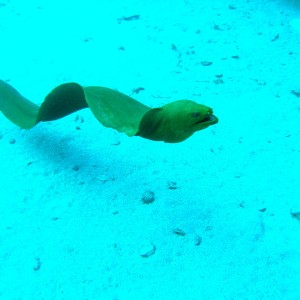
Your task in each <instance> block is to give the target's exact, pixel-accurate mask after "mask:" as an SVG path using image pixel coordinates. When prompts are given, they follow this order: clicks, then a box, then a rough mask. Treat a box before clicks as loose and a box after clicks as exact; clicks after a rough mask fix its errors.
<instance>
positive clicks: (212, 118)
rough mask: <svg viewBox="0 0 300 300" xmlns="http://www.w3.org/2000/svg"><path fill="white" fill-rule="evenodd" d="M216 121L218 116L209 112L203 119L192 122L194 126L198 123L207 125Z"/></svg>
mask: <svg viewBox="0 0 300 300" xmlns="http://www.w3.org/2000/svg"><path fill="white" fill-rule="evenodd" d="M218 121H219V120H218V118H217V117H216V116H215V115H213V114H210V115H208V116H206V117H205V118H204V119H202V120H200V121H198V122H196V123H195V124H194V126H197V125H200V124H202V125H204V124H205V125H207V126H209V125H213V124H216V123H218Z"/></svg>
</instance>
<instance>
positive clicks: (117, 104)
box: [0, 80, 218, 143]
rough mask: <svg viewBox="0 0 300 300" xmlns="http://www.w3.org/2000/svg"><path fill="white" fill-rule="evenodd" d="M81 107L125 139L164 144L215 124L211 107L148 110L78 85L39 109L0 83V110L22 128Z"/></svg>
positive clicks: (187, 103) (181, 104)
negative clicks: (139, 138) (137, 138)
mask: <svg viewBox="0 0 300 300" xmlns="http://www.w3.org/2000/svg"><path fill="white" fill-rule="evenodd" d="M83 108H90V109H91V111H92V113H93V114H94V116H95V117H96V118H97V120H98V121H99V122H100V123H101V124H102V125H103V126H105V127H110V128H113V129H116V130H117V131H119V132H123V133H126V134H127V135H128V136H140V137H143V138H146V139H150V140H154V141H164V142H166V143H178V142H182V141H184V140H186V139H187V138H188V137H190V136H191V135H192V134H193V133H194V132H196V131H199V130H202V129H205V128H207V127H209V126H211V125H213V124H216V123H218V118H217V117H216V116H215V115H213V111H212V109H211V108H209V107H207V106H205V105H202V104H198V103H196V102H193V101H191V100H177V101H174V102H171V103H169V104H166V105H164V106H162V107H160V108H150V107H148V106H146V105H144V104H142V103H140V102H138V101H137V100H135V99H133V98H131V97H129V96H127V95H125V94H123V93H120V92H118V91H115V90H112V89H109V88H106V87H100V86H88V87H83V86H81V85H79V84H77V83H65V84H61V85H59V86H58V87H56V88H54V89H53V90H52V91H51V92H50V93H49V94H48V95H47V96H46V97H45V99H44V101H43V103H42V104H41V105H40V106H38V105H36V104H34V103H33V102H31V101H29V100H28V99H26V98H25V97H23V96H22V95H21V94H20V93H19V92H18V91H17V90H16V89H14V88H13V87H12V86H11V85H9V84H8V83H6V82H5V81H2V80H0V111H1V112H2V113H3V114H4V115H5V116H6V117H7V118H8V119H9V120H10V121H11V122H13V123H14V124H16V125H17V126H19V127H21V128H23V129H30V128H32V127H34V126H35V125H37V124H38V123H39V122H46V121H53V120H56V119H60V118H63V117H65V116H67V115H69V114H71V113H73V112H76V111H78V110H80V109H83Z"/></svg>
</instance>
